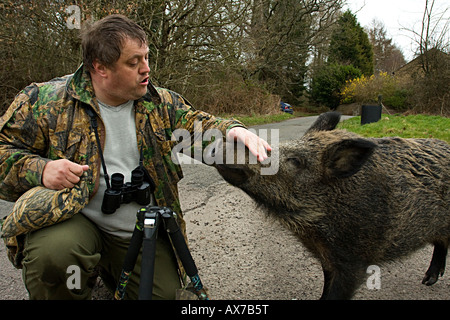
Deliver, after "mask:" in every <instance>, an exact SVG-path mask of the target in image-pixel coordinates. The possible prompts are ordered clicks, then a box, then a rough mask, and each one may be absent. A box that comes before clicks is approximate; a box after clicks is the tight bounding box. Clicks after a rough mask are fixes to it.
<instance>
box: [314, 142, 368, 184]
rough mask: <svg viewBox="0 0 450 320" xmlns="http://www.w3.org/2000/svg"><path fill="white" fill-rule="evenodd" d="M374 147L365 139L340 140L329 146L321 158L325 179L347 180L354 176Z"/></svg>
mask: <svg viewBox="0 0 450 320" xmlns="http://www.w3.org/2000/svg"><path fill="white" fill-rule="evenodd" d="M376 146H377V145H376V144H375V143H373V142H371V141H369V140H366V139H349V140H342V141H340V142H338V143H335V144H333V145H331V146H329V147H328V149H327V150H326V151H325V153H324V156H323V165H324V167H325V172H326V173H325V174H326V176H327V178H333V177H334V178H347V177H350V176H352V175H354V174H355V173H357V172H358V171H359V170H360V169H361V167H362V166H363V165H364V164H365V163H366V161H367V159H369V157H370V156H371V155H372V153H373V151H374V149H375V148H376Z"/></svg>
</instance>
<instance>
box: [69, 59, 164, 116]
mask: <svg viewBox="0 0 450 320" xmlns="http://www.w3.org/2000/svg"><path fill="white" fill-rule="evenodd" d="M66 90H67V93H68V94H70V95H71V96H72V97H73V98H75V99H77V100H80V101H81V102H83V103H86V104H88V105H90V106H92V107H93V108H94V110H95V111H96V112H99V110H98V106H97V103H95V102H94V98H95V93H94V87H93V85H92V80H91V74H90V73H89V71H88V70H87V69H86V68H84V66H83V64H81V65H80V67H79V68H78V69H77V71H75V73H74V74H73V75H72V77H71V78H70V79H69V80H68V82H67V87H66ZM139 101H152V102H153V103H154V104H155V105H159V104H161V97H160V96H159V94H158V91H157V90H156V88H155V87H154V86H153V84H152V83H151V82H149V84H148V85H147V93H146V94H145V95H144V96H143V97H142V98H140V99H138V102H139Z"/></svg>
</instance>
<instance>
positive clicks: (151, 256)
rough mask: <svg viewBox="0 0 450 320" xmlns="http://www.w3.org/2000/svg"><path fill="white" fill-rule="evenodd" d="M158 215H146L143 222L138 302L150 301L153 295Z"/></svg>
mask: <svg viewBox="0 0 450 320" xmlns="http://www.w3.org/2000/svg"><path fill="white" fill-rule="evenodd" d="M158 227H159V215H158V214H154V215H149V216H148V215H147V214H146V216H145V220H144V239H143V246H142V262H141V277H140V284H139V300H151V299H152V294H153V274H154V273H155V253H156V237H157V234H158Z"/></svg>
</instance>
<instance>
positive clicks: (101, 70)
mask: <svg viewBox="0 0 450 320" xmlns="http://www.w3.org/2000/svg"><path fill="white" fill-rule="evenodd" d="M92 68H93V70H94V72H95V73H97V74H98V75H99V76H101V77H106V75H107V69H108V68H107V67H106V66H105V65H104V64H103V63H101V62H99V61H98V60H97V59H95V60H94V61H93V62H92Z"/></svg>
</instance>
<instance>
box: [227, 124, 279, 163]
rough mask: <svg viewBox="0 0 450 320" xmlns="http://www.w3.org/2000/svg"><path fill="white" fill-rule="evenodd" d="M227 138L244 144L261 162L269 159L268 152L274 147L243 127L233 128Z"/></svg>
mask: <svg viewBox="0 0 450 320" xmlns="http://www.w3.org/2000/svg"><path fill="white" fill-rule="evenodd" d="M227 138H228V139H234V141H240V142H242V143H243V144H244V145H245V146H246V147H247V148H248V150H249V151H250V152H251V153H252V154H253V155H254V156H255V157H256V158H257V159H258V161H260V162H262V161H264V160H266V159H267V158H268V156H267V151H272V147H271V146H270V145H269V144H268V143H267V141H265V140H264V139H261V138H260V137H258V136H257V135H256V134H254V133H253V132H251V131H249V130H247V129H245V128H243V127H234V128H231V129H230V130H229V131H228V133H227Z"/></svg>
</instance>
